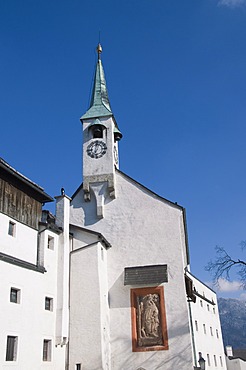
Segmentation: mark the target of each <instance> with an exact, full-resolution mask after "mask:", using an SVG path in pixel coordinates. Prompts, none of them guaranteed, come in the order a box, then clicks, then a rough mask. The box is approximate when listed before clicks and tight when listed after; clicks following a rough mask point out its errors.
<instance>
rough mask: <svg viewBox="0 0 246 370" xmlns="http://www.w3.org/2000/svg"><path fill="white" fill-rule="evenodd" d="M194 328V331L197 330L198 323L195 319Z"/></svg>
mask: <svg viewBox="0 0 246 370" xmlns="http://www.w3.org/2000/svg"><path fill="white" fill-rule="evenodd" d="M195 328H196V331H198V323H197V321H196V320H195Z"/></svg>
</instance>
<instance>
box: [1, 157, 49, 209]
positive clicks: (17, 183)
mask: <svg viewBox="0 0 246 370" xmlns="http://www.w3.org/2000/svg"><path fill="white" fill-rule="evenodd" d="M0 178H1V179H3V180H5V181H7V182H8V183H10V184H11V185H13V186H14V187H16V188H17V189H19V190H21V191H23V192H24V193H26V194H27V195H29V196H30V197H32V198H34V199H36V200H37V201H38V202H40V203H47V202H53V198H52V197H51V196H50V195H48V194H47V193H45V192H44V189H43V188H42V187H41V186H39V185H37V184H35V182H33V181H31V180H30V179H28V178H27V177H26V176H24V175H22V174H21V173H20V172H18V171H17V170H16V169H14V168H13V167H11V166H10V165H9V164H8V163H7V162H6V161H5V160H4V159H3V158H0Z"/></svg>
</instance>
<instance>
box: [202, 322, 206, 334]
mask: <svg viewBox="0 0 246 370" xmlns="http://www.w3.org/2000/svg"><path fill="white" fill-rule="evenodd" d="M203 333H204V334H207V331H206V325H205V324H203Z"/></svg>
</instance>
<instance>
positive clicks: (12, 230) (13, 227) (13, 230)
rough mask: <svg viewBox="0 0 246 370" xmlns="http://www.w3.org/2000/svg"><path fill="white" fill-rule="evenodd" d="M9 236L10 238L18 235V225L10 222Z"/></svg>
mask: <svg viewBox="0 0 246 370" xmlns="http://www.w3.org/2000/svg"><path fill="white" fill-rule="evenodd" d="M8 234H9V235H10V236H15V234H16V224H15V223H14V222H13V221H9V228H8Z"/></svg>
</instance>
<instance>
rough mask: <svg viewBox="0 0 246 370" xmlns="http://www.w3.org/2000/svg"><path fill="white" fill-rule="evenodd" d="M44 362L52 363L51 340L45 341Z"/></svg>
mask: <svg viewBox="0 0 246 370" xmlns="http://www.w3.org/2000/svg"><path fill="white" fill-rule="evenodd" d="M43 361H51V340H49V339H44V343H43Z"/></svg>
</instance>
